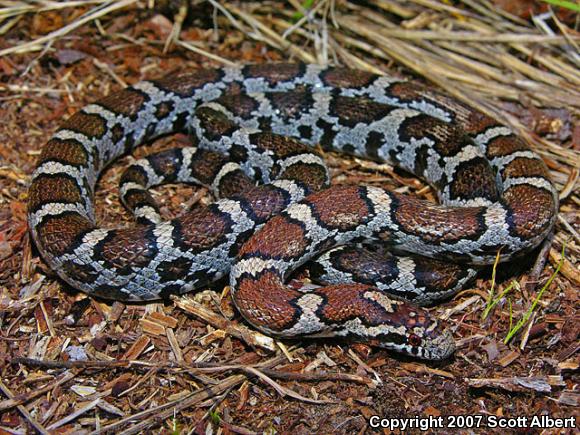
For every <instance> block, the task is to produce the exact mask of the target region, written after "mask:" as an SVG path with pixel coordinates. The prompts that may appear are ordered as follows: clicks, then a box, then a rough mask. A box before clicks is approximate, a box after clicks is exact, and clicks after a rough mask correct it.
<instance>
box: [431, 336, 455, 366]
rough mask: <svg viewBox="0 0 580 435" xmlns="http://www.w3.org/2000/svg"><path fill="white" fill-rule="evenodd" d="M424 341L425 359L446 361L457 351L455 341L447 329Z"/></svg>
mask: <svg viewBox="0 0 580 435" xmlns="http://www.w3.org/2000/svg"><path fill="white" fill-rule="evenodd" d="M424 341H425V342H424V349H425V355H424V358H425V359H430V360H444V359H446V358H449V357H450V356H451V355H452V354H453V352H455V349H456V346H455V340H454V339H453V335H451V331H450V330H449V329H445V330H444V331H443V332H442V333H440V334H439V335H437V336H435V337H433V338H426V339H424Z"/></svg>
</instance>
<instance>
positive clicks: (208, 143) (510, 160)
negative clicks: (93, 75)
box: [28, 63, 558, 360]
mask: <svg viewBox="0 0 580 435" xmlns="http://www.w3.org/2000/svg"><path fill="white" fill-rule="evenodd" d="M175 132H186V133H188V134H189V135H190V136H191V138H192V141H193V144H192V146H190V147H185V148H178V149H172V150H166V151H162V152H159V153H154V154H152V155H150V156H147V157H146V158H144V159H140V160H136V161H133V162H132V163H131V164H130V165H128V167H127V169H126V170H125V172H124V173H123V175H122V176H121V181H120V190H121V195H120V196H121V198H122V200H123V202H124V203H125V205H126V206H127V207H128V208H129V209H130V210H132V212H133V213H134V214H135V217H136V220H137V222H136V224H134V225H129V226H124V227H120V228H107V227H102V226H100V225H99V224H97V222H96V218H95V203H94V195H95V189H96V186H97V181H98V179H99V175H100V174H101V172H102V171H103V169H104V168H106V167H107V166H108V165H110V164H111V163H112V162H113V161H115V160H116V159H118V158H119V157H120V156H123V155H126V154H129V153H130V152H131V151H132V150H133V149H134V148H135V147H137V146H139V145H141V144H144V143H147V142H150V141H152V140H153V139H155V138H158V137H160V136H163V135H168V134H172V133H175ZM329 151H335V152H339V153H345V154H349V155H352V156H355V157H359V158H364V159H369V160H372V161H376V162H379V163H387V164H392V165H395V166H396V167H397V168H400V170H402V171H407V172H410V173H412V174H414V175H416V176H417V177H420V178H422V179H423V180H425V181H426V182H427V183H428V184H429V185H430V186H432V187H433V189H434V191H435V192H436V195H437V197H438V200H439V203H438V204H436V203H433V202H430V201H426V200H422V199H419V198H417V197H414V196H410V195H406V194H404V192H396V191H391V190H387V189H384V188H381V187H376V186H364V185H349V184H341V185H332V186H331V185H330V176H329V170H328V168H327V167H326V165H325V162H324V155H325V153H327V152H329ZM168 182H189V183H195V184H200V185H203V186H206V187H207V188H208V189H210V191H211V192H213V193H214V194H215V196H216V198H217V199H216V201H215V202H213V203H211V204H209V205H203V206H199V207H194V208H192V209H191V210H189V211H187V212H185V213H184V214H182V215H181V216H178V217H176V218H173V219H164V218H163V217H162V216H161V213H160V210H159V207H158V205H157V204H156V202H155V200H154V198H153V197H152V195H151V194H150V192H149V189H150V188H151V187H153V186H155V185H159V184H163V183H168ZM557 209H558V196H557V192H556V189H555V187H554V185H553V184H552V182H551V181H550V177H549V174H548V169H547V167H546V165H545V163H544V162H543V161H542V159H541V158H540V157H539V156H538V155H537V154H536V153H535V152H533V151H532V150H531V149H530V147H529V146H528V145H527V144H526V142H525V141H524V140H523V139H522V138H520V137H519V136H518V135H516V134H515V133H514V132H513V131H512V130H511V129H510V128H509V127H507V126H505V125H503V124H502V123H499V122H498V121H496V120H495V119H494V118H492V117H490V116H488V115H486V114H484V113H482V112H480V111H478V110H475V109H473V108H472V107H471V106H470V105H468V104H467V103H464V102H462V101H459V100H458V99H456V98H453V97H451V96H448V95H446V94H444V93H441V92H439V91H437V90H435V89H432V88H431V87H428V86H426V85H423V84H419V83H416V82H413V81H407V80H405V79H401V78H398V77H394V76H388V75H378V74H374V73H370V72H366V71H359V70H354V69H348V68H344V67H323V66H317V65H310V64H301V63H273V64H261V65H260V64H254V65H243V66H231V67H230V66H228V67H221V68H213V69H212V68H207V69H194V70H189V71H184V72H179V73H174V74H170V75H168V76H166V77H164V78H161V79H158V80H150V81H142V82H138V83H137V84H135V85H132V86H130V87H127V88H125V89H122V90H120V91H117V92H114V93H112V94H110V95H109V96H107V97H104V98H102V99H100V100H98V101H97V102H95V103H92V104H89V105H87V106H85V107H83V108H82V109H81V110H80V111H78V112H77V113H75V114H74V115H72V116H71V117H70V118H69V119H67V120H66V121H65V122H64V123H63V124H62V125H61V127H60V128H59V129H58V130H57V131H56V133H55V134H54V135H53V136H52V137H51V138H50V140H49V141H48V142H47V143H46V144H45V146H44V147H43V148H42V151H41V153H40V156H39V160H38V163H37V166H36V168H35V170H34V172H33V174H32V177H31V184H30V187H29V193H28V224H29V228H30V231H31V234H32V238H33V240H34V242H35V245H36V246H37V248H38V250H39V252H40V254H41V256H42V257H43V258H44V260H45V261H46V262H47V264H48V265H49V266H50V268H51V269H53V270H54V271H55V272H56V273H57V274H58V275H59V276H60V277H61V278H62V279H63V280H64V281H65V282H66V283H68V284H69V285H71V286H72V287H74V288H76V289H78V290H81V291H83V292H85V293H87V294H89V295H90V296H93V297H99V298H105V299H111V300H119V301H148V300H156V299H166V298H168V297H169V296H170V295H181V294H183V293H186V292H190V291H193V290H195V289H199V288H200V287H203V286H205V285H208V284H210V283H213V282H215V281H217V280H219V279H221V278H225V279H226V280H228V281H227V282H228V283H229V285H230V288H231V295H232V298H233V302H234V305H235V306H236V308H237V310H238V311H239V313H240V314H241V316H242V317H243V318H244V319H245V320H246V321H247V322H249V323H250V324H251V325H252V326H253V327H255V328H257V329H258V330H260V331H262V332H265V333H266V334H269V335H272V336H275V337H282V338H297V337H308V338H310V337H329V338H338V339H341V340H342V339H345V340H352V341H355V342H364V343H368V344H369V345H372V346H379V347H383V348H387V349H392V350H395V351H399V352H403V353H406V354H409V355H412V356H414V357H418V358H424V359H432V360H441V359H445V358H447V357H449V356H450V355H452V354H453V352H454V350H455V342H454V339H453V336H452V333H451V332H450V329H449V328H447V327H446V326H445V324H444V323H443V322H442V321H440V320H439V319H437V318H436V317H435V316H433V315H431V314H430V312H429V311H428V310H427V309H426V308H424V307H421V306H420V305H430V304H434V303H436V302H438V301H440V300H442V299H445V298H448V297H449V296H450V295H452V294H454V293H456V292H457V291H458V289H459V288H461V287H462V286H464V285H465V283H466V282H468V281H469V280H470V279H472V277H473V276H474V273H476V272H474V270H475V271H477V268H479V267H483V266H485V265H489V264H493V262H494V261H495V259H496V256H499V259H500V261H509V260H511V259H513V258H515V257H519V256H522V255H524V254H526V253H529V252H530V251H531V250H533V249H534V248H536V247H537V246H538V245H539V244H540V243H541V242H542V241H543V240H544V239H545V238H546V237H547V235H548V234H549V233H550V232H551V231H552V228H553V226H554V222H555V218H556V214H557ZM301 273H302V274H306V276H310V277H311V282H308V280H305V279H294V278H293V277H294V276H295V275H296V274H298V275H300V274H301Z"/></svg>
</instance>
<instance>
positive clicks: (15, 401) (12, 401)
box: [0, 358, 76, 411]
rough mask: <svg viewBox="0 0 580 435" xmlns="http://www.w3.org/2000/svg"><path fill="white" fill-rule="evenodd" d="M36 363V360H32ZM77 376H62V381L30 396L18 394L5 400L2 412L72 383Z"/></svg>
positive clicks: (2, 404)
mask: <svg viewBox="0 0 580 435" xmlns="http://www.w3.org/2000/svg"><path fill="white" fill-rule="evenodd" d="M16 359H18V358H15V359H13V360H12V361H13V362H14V363H17V361H15V360H16ZM25 359H29V358H25ZM32 361H34V360H32ZM23 364H25V363H24V362H23ZM75 376H76V374H75V373H72V372H67V373H65V374H64V376H62V377H61V378H60V379H57V380H56V382H54V383H52V384H48V385H46V386H45V387H42V388H39V389H38V390H33V391H31V392H30V393H28V394H18V395H16V396H14V397H10V398H9V399H8V400H4V401H2V402H0V411H4V410H5V409H10V408H13V407H15V406H19V405H21V404H23V403H26V402H28V401H30V400H32V399H34V398H36V397H38V396H41V395H43V394H44V393H46V392H47V391H50V390H52V389H54V388H56V387H58V386H59V385H62V384H64V383H66V382H68V381H70V380H71V379H72V378H74V377H75Z"/></svg>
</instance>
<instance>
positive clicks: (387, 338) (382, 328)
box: [364, 292, 455, 360]
mask: <svg viewBox="0 0 580 435" xmlns="http://www.w3.org/2000/svg"><path fill="white" fill-rule="evenodd" d="M364 296H365V298H366V299H367V300H369V299H371V300H373V301H374V302H375V303H377V304H378V305H379V306H380V307H381V308H382V310H381V311H382V312H380V313H379V312H377V311H375V315H376V318H377V319H378V318H381V320H380V321H379V322H377V323H375V326H373V327H371V328H368V329H367V330H366V332H367V334H368V335H369V336H371V335H372V336H373V339H372V340H371V343H370V344H371V345H374V346H378V347H383V348H386V349H393V350H396V351H398V352H402V353H405V354H408V355H411V356H414V357H418V358H422V359H427V360H443V359H446V358H448V357H449V356H451V355H452V354H453V352H454V351H455V341H454V340H453V336H452V335H451V332H450V331H449V330H448V329H446V328H445V327H444V325H443V324H442V323H441V322H440V321H438V320H437V319H436V318H434V317H433V316H431V315H430V314H429V312H428V311H426V310H425V309H423V308H419V307H416V306H414V305H412V304H410V303H408V302H405V301H401V300H394V299H391V298H389V297H387V296H386V295H385V294H382V293H380V292H367V293H365V295H364Z"/></svg>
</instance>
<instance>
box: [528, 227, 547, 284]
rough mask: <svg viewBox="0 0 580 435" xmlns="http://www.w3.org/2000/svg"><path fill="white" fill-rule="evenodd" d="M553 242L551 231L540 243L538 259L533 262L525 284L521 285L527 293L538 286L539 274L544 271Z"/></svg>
mask: <svg viewBox="0 0 580 435" xmlns="http://www.w3.org/2000/svg"><path fill="white" fill-rule="evenodd" d="M553 241H554V231H551V232H550V234H548V236H547V237H546V239H545V240H544V242H543V243H542V249H540V252H539V254H538V257H537V258H536V261H535V262H534V266H533V267H532V270H531V271H530V273H529V274H528V277H527V278H526V282H525V283H524V285H523V287H524V288H525V289H526V291H527V292H528V293H531V292H532V291H534V289H535V288H536V286H537V285H538V279H539V277H540V274H541V273H542V271H543V270H544V266H545V265H546V260H547V259H548V254H549V252H550V248H551V246H552V242H553Z"/></svg>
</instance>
